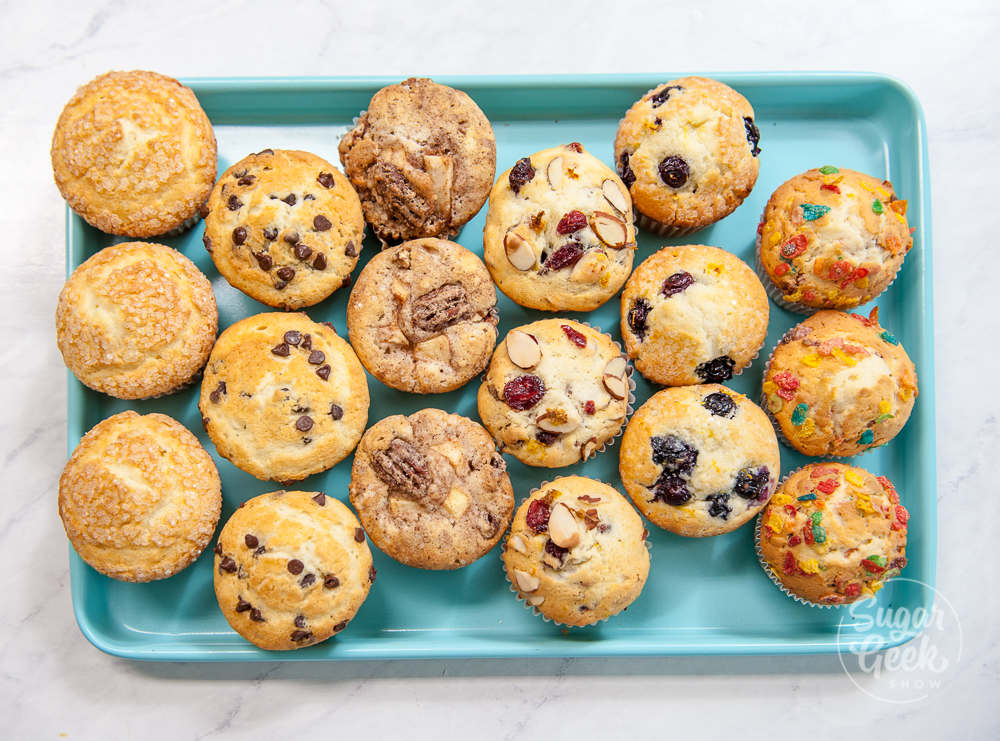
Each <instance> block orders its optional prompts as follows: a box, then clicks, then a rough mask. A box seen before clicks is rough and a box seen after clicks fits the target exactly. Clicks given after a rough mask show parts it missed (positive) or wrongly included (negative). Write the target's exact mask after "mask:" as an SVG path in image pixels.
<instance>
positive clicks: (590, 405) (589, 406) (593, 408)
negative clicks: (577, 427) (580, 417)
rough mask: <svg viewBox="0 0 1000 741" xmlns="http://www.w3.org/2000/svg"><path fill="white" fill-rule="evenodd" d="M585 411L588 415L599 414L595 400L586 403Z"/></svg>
mask: <svg viewBox="0 0 1000 741" xmlns="http://www.w3.org/2000/svg"><path fill="white" fill-rule="evenodd" d="M583 411H584V412H586V413H587V414H594V413H596V412H597V405H596V404H595V403H594V401H593V399H588V400H587V401H585V402H584V404H583Z"/></svg>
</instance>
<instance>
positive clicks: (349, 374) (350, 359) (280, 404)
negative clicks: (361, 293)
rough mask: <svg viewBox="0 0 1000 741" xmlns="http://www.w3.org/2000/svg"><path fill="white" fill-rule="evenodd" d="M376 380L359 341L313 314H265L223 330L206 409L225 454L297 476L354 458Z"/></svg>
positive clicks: (264, 471) (281, 475)
mask: <svg viewBox="0 0 1000 741" xmlns="http://www.w3.org/2000/svg"><path fill="white" fill-rule="evenodd" d="M368 401H369V397H368V380H367V378H366V376H365V371H364V368H363V367H362V366H361V363H360V362H358V357H357V356H356V355H355V354H354V351H353V350H352V349H351V346H350V345H349V344H347V342H346V341H345V340H343V339H341V338H340V337H338V336H337V333H336V332H335V331H334V330H333V326H332V325H329V324H317V323H315V322H313V321H311V320H310V319H309V317H307V316H306V315H305V314H282V313H277V312H275V313H270V314H257V315H255V316H251V317H247V318H246V319H244V320H242V321H239V322H236V324H233V325H232V326H230V327H229V328H228V329H226V331H224V332H223V333H222V334H221V335H220V336H219V341H218V342H216V343H215V348H214V349H213V350H212V355H211V357H210V358H209V360H208V366H207V367H206V368H205V378H204V379H203V380H202V384H201V398H200V399H199V401H198V408H199V409H200V410H201V415H202V422H203V424H204V425H205V430H206V431H207V432H208V436H209V437H211V438H212V442H214V443H215V447H216V449H217V450H218V451H219V455H221V456H223V457H224V458H228V459H229V460H230V461H232V462H233V464H234V465H236V466H237V467H238V468H241V469H243V470H244V471H246V472H247V473H250V474H252V475H254V476H256V477H257V478H259V479H264V480H266V479H271V480H273V481H279V482H291V481H299V480H300V479H304V478H305V477H306V476H310V475H312V474H314V473H319V472H320V471H325V470H326V469H328V468H330V467H331V466H333V465H335V464H336V463H339V462H340V461H341V460H343V459H344V458H346V457H347V455H348V454H350V452H351V451H352V450H354V446H355V445H357V444H358V440H360V439H361V433H362V432H363V431H364V429H365V424H366V423H367V421H368Z"/></svg>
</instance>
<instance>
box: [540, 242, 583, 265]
mask: <svg viewBox="0 0 1000 741" xmlns="http://www.w3.org/2000/svg"><path fill="white" fill-rule="evenodd" d="M581 257H583V245H581V244H580V243H579V242H568V243H567V244H564V245H563V246H562V247H560V248H559V249H557V250H556V251H555V252H553V253H552V254H551V255H549V256H548V257H547V258H546V259H545V262H544V263H543V265H544V266H545V267H546V268H548V269H549V270H560V269H562V268H568V267H570V266H571V265H576V263H577V262H579V260H580V258H581Z"/></svg>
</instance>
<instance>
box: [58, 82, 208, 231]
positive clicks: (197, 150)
mask: <svg viewBox="0 0 1000 741" xmlns="http://www.w3.org/2000/svg"><path fill="white" fill-rule="evenodd" d="M215 154H216V148H215V134H214V133H213V132H212V124H211V123H210V122H209V120H208V116H206V115H205V111H203V110H202V108H201V105H199V103H198V99H197V98H196V97H195V95H194V93H193V92H191V90H189V89H188V88H186V87H184V86H183V85H181V84H180V83H179V82H177V80H175V79H173V78H171V77H166V76H164V75H160V74H157V73H156V72H142V71H134V72H108V73H106V74H103V75H100V76H99V77H97V78H95V79H93V80H91V81H90V82H89V83H87V84H86V85H84V86H83V87H81V88H80V89H79V90H77V91H76V94H75V95H74V96H73V97H72V98H70V100H69V102H68V103H67V104H66V107H65V108H63V111H62V114H61V115H60V116H59V121H58V123H57V124H56V130H55V133H54V134H53V136H52V172H53V174H54V175H55V179H56V185H57V186H58V187H59V192H60V193H61V194H62V197H63V198H65V199H66V202H67V203H68V204H69V206H70V208H72V209H73V210H74V211H75V212H76V213H77V214H78V215H80V216H81V217H83V219H85V220H86V221H87V223H88V224H90V225H91V226H94V227H96V228H98V229H100V230H101V231H102V232H107V233H108V234H120V235H124V236H127V237H153V236H156V235H158V234H166V233H168V232H175V231H179V230H182V229H185V228H187V227H190V226H192V225H193V224H194V223H195V222H196V221H197V218H198V209H199V208H200V207H201V205H202V204H203V203H204V202H205V199H206V198H208V194H209V193H210V192H211V190H212V183H214V182H215V172H216V170H215Z"/></svg>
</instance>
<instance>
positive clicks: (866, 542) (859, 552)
mask: <svg viewBox="0 0 1000 741" xmlns="http://www.w3.org/2000/svg"><path fill="white" fill-rule="evenodd" d="M909 519H910V515H909V513H908V512H907V511H906V508H905V507H903V505H901V504H900V503H899V495H898V494H897V493H896V490H895V488H894V487H893V485H892V484H891V483H890V481H889V479H887V478H886V477H885V476H878V477H875V476H873V475H872V474H870V473H868V472H867V471H865V470H864V469H862V468H857V467H856V466H848V465H845V464H843V463H829V462H824V463H810V464H809V465H807V466H804V467H802V468H800V469H799V470H797V471H795V472H794V473H792V474H790V475H789V476H788V477H787V478H786V479H785V480H784V481H782V482H781V486H780V487H778V491H777V492H775V494H774V496H773V497H772V498H771V501H770V502H769V503H768V505H767V507H766V508H765V509H764V511H763V512H762V513H761V516H760V520H759V521H758V527H757V555H758V556H759V558H760V562H761V566H763V567H764V571H765V572H767V574H768V576H770V577H771V579H772V580H773V581H774V582H775V583H776V584H778V586H780V587H781V588H782V590H783V591H785V593H786V594H790V595H792V596H794V597H797V598H798V599H799V600H800V601H806V602H810V603H814V604H817V605H842V604H846V603H849V602H854V601H855V600H858V599H861V598H863V597H871V596H873V595H874V594H875V593H876V592H877V591H878V590H879V589H881V588H882V586H883V585H884V584H885V582H887V581H888V580H889V579H891V578H893V577H894V576H897V575H898V574H899V571H900V569H902V568H903V567H904V566H906V523H907V521H908V520H909Z"/></svg>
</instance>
